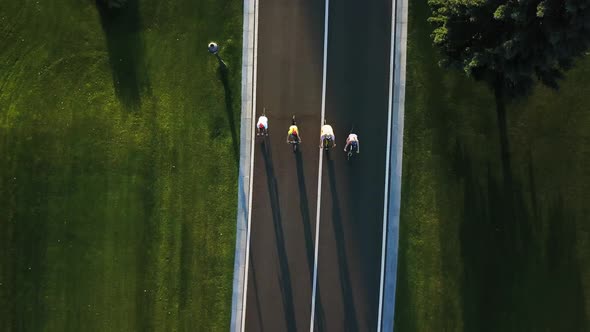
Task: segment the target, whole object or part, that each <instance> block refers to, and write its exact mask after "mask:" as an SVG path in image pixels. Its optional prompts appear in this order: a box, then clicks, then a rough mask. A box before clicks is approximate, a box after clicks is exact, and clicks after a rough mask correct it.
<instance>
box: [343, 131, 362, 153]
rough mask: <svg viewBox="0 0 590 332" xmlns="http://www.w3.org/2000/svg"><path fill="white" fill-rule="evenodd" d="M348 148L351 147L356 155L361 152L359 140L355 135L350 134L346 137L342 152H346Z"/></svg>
mask: <svg viewBox="0 0 590 332" xmlns="http://www.w3.org/2000/svg"><path fill="white" fill-rule="evenodd" d="M348 146H351V148H352V149H353V151H354V150H356V153H360V152H361V151H360V143H359V138H358V136H357V135H356V134H353V133H350V134H349V135H348V137H347V138H346V146H344V152H347V151H348Z"/></svg>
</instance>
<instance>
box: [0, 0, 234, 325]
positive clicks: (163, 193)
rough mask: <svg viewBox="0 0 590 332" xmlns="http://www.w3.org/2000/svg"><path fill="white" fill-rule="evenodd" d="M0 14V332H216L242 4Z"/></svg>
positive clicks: (226, 288) (225, 306)
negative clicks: (211, 44) (215, 47)
mask: <svg viewBox="0 0 590 332" xmlns="http://www.w3.org/2000/svg"><path fill="white" fill-rule="evenodd" d="M0 8H1V10H0V41H1V42H2V45H3V46H2V48H1V49H0V211H2V212H1V213H0V229H1V231H0V326H2V329H3V330H6V331H11V330H15V331H38V330H43V331H175V330H185V331H186V330H191V331H226V330H227V329H228V328H229V321H230V309H231V292H232V273H233V255H234V243H235V216H236V197H237V169H238V158H239V156H238V146H239V142H238V138H239V132H238V131H239V118H240V80H241V53H242V49H241V46H242V43H241V36H242V2H240V1H236V0H215V1H188V0H179V1H174V2H161V1H151V0H150V1H138V0H129V1H127V6H126V7H125V9H122V10H113V11H108V10H106V9H101V8H97V5H96V4H95V2H94V1H86V2H84V1H83V2H59V3H58V2H55V3H53V2H43V1H41V2H39V1H37V2H35V1H24V2H22V1H21V2H18V1H6V2H3V3H2V4H1V5H0ZM209 40H216V41H218V42H219V43H220V45H221V46H222V50H221V55H222V57H223V58H224V60H225V61H226V63H227V64H228V69H229V70H228V71H227V72H220V71H219V69H218V64H217V61H216V60H215V58H214V57H212V56H211V55H209V54H208V53H207V48H206V47H207V42H208V41H209Z"/></svg>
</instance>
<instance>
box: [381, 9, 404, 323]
mask: <svg viewBox="0 0 590 332" xmlns="http://www.w3.org/2000/svg"><path fill="white" fill-rule="evenodd" d="M395 1H396V5H395V45H396V47H395V53H394V56H395V61H394V64H395V67H394V82H393V83H394V84H393V90H394V92H393V116H394V117H393V122H391V124H392V126H393V132H394V134H393V136H392V139H393V144H392V146H391V151H392V152H394V151H395V153H392V154H391V155H390V156H391V157H393V158H392V159H391V160H390V162H391V169H392V170H393V173H392V174H393V176H391V177H390V179H389V202H388V204H389V208H388V224H387V226H388V227H387V243H386V245H387V248H386V251H385V255H386V258H385V270H384V285H383V287H384V290H383V292H384V294H383V302H382V304H383V307H382V310H381V311H380V314H381V313H383V312H386V313H391V315H385V316H383V315H382V321H381V325H380V326H379V331H394V323H395V295H396V283H397V259H398V247H399V219H400V205H401V181H402V158H403V141H404V112H405V93H406V56H407V39H408V38H407V36H408V0H395ZM392 29H393V27H392Z"/></svg>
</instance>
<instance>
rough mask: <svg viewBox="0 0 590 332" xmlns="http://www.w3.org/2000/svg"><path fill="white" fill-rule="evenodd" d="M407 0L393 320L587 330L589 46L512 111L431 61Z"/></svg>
mask: <svg viewBox="0 0 590 332" xmlns="http://www.w3.org/2000/svg"><path fill="white" fill-rule="evenodd" d="M428 16H429V11H428V7H427V4H426V1H425V0H411V1H410V12H409V31H408V63H407V73H408V85H407V97H406V100H407V102H406V117H405V137H404V144H405V145H404V164H403V180H402V181H403V182H402V204H401V225H400V252H399V264H400V265H399V275H398V287H397V292H398V293H397V300H396V304H397V308H396V316H395V317H396V330H398V331H541V330H543V331H585V330H589V329H590V264H589V262H590V223H588V221H589V219H588V218H589V217H588V216H589V215H590V207H589V206H588V203H587V202H589V201H590V171H589V170H590V167H589V166H590V79H589V77H590V57H586V58H585V59H583V60H581V61H579V62H578V63H577V64H576V67H575V68H574V69H573V70H572V71H571V72H569V73H568V74H567V78H566V80H565V81H563V83H562V87H561V89H560V91H552V90H549V89H546V88H544V87H539V88H537V89H536V90H535V92H534V94H533V95H532V96H531V97H530V99H528V100H527V101H520V102H517V103H515V104H512V105H511V106H510V107H509V108H508V110H507V113H508V141H509V144H510V157H509V162H510V165H511V170H512V178H513V181H512V183H510V186H509V187H507V186H506V181H504V174H502V165H501V160H500V146H499V140H500V138H499V137H498V135H499V133H498V125H497V121H496V114H495V105H494V98H493V95H492V93H491V92H490V91H489V90H488V89H487V88H486V87H485V86H483V85H481V84H477V83H473V81H471V80H469V79H467V78H465V77H464V76H463V75H461V74H460V73H457V72H451V71H447V70H444V69H441V68H439V67H438V66H437V62H438V57H437V55H436V51H435V49H434V48H433V47H432V42H431V39H430V37H429V35H430V32H431V27H430V26H429V24H428V23H427V22H426V19H427V17H428Z"/></svg>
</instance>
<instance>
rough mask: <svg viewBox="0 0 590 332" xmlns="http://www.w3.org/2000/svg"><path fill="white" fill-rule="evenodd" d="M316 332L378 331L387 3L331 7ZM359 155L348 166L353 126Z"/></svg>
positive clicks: (343, 1) (348, 2) (343, 0)
mask: <svg viewBox="0 0 590 332" xmlns="http://www.w3.org/2000/svg"><path fill="white" fill-rule="evenodd" d="M329 18H330V21H329V29H328V31H329V37H328V77H327V89H326V114H325V118H326V121H327V123H329V124H331V125H332V127H333V128H334V134H335V135H336V141H337V143H338V146H337V147H336V148H335V149H334V150H332V151H330V155H329V156H325V157H327V158H324V167H323V175H322V200H321V204H322V205H321V213H320V220H321V221H320V241H319V243H320V244H319V259H318V265H319V268H318V269H319V271H318V289H319V296H318V299H317V301H318V303H320V304H321V305H318V306H316V319H315V323H316V331H375V330H376V329H377V319H378V309H379V286H380V272H381V239H382V228H383V199H384V181H385V157H386V148H387V110H388V98H389V94H388V85H389V53H390V52H389V50H390V35H391V30H390V26H391V23H390V20H391V1H388V0H366V1H362V2H359V1H355V0H338V1H331V2H330V12H329ZM353 126H354V131H355V133H356V134H358V135H359V141H360V152H361V153H360V154H359V155H358V156H355V157H354V158H353V159H352V160H350V161H347V160H346V157H345V154H344V152H343V151H342V149H343V148H344V145H345V144H344V142H345V140H346V137H347V136H348V133H349V131H350V129H351V127H353Z"/></svg>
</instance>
